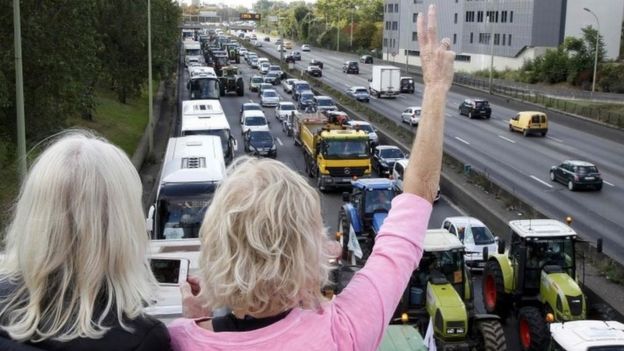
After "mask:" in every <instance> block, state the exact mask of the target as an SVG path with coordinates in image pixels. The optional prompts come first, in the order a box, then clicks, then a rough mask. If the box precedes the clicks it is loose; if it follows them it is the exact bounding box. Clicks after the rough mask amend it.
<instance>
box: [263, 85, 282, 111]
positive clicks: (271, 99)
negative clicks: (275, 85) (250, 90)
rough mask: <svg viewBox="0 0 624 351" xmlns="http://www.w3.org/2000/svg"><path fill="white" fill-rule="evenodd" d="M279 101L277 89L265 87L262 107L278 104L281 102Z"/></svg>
mask: <svg viewBox="0 0 624 351" xmlns="http://www.w3.org/2000/svg"><path fill="white" fill-rule="evenodd" d="M279 101H280V98H279V95H278V94H277V91H275V90H273V89H265V90H263V91H262V94H261V95H260V105H262V107H267V106H268V107H274V106H277V104H279Z"/></svg>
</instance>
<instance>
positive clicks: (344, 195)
mask: <svg viewBox="0 0 624 351" xmlns="http://www.w3.org/2000/svg"><path fill="white" fill-rule="evenodd" d="M349 201H351V194H350V193H349V192H347V191H345V192H343V193H342V202H349Z"/></svg>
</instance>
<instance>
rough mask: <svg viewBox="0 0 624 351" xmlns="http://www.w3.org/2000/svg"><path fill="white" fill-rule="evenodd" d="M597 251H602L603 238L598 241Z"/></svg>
mask: <svg viewBox="0 0 624 351" xmlns="http://www.w3.org/2000/svg"><path fill="white" fill-rule="evenodd" d="M596 252H597V253H602V238H600V239H598V240H597V241H596Z"/></svg>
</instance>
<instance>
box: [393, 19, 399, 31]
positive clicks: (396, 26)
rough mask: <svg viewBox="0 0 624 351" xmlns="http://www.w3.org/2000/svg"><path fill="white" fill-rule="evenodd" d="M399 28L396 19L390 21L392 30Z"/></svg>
mask: <svg viewBox="0 0 624 351" xmlns="http://www.w3.org/2000/svg"><path fill="white" fill-rule="evenodd" d="M397 29H399V23H398V22H397V21H394V22H392V30H397Z"/></svg>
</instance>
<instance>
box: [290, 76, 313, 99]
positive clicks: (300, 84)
mask: <svg viewBox="0 0 624 351" xmlns="http://www.w3.org/2000/svg"><path fill="white" fill-rule="evenodd" d="M306 90H312V87H311V86H310V83H308V82H306V81H305V80H298V81H296V82H295V83H293V89H292V98H293V100H295V101H299V93H300V92H302V91H306Z"/></svg>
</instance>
